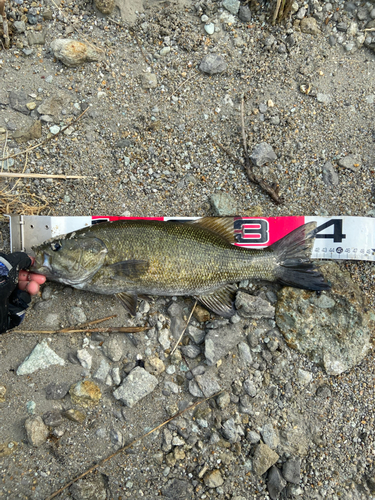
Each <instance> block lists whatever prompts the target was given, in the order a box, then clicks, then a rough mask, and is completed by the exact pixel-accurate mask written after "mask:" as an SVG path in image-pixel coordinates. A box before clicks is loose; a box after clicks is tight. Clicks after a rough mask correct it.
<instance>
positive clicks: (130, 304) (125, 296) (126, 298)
mask: <svg viewBox="0 0 375 500" xmlns="http://www.w3.org/2000/svg"><path fill="white" fill-rule="evenodd" d="M116 297H117V298H118V299H119V300H120V302H121V304H122V305H123V306H124V307H125V309H127V310H128V311H129V312H130V314H131V315H132V316H135V313H136V310H137V299H138V297H137V294H136V293H135V292H122V293H117V294H116Z"/></svg>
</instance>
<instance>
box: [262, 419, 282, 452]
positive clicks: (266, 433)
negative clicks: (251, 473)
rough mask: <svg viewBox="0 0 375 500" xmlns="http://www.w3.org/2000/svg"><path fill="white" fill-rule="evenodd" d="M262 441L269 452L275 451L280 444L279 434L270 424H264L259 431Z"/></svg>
mask: <svg viewBox="0 0 375 500" xmlns="http://www.w3.org/2000/svg"><path fill="white" fill-rule="evenodd" d="M261 434H262V438H263V441H264V442H265V444H266V445H267V446H269V447H270V448H271V450H275V449H276V448H277V446H278V444H279V443H280V438H279V432H278V430H277V429H274V427H273V425H272V424H266V425H264V426H263V429H262V430H261Z"/></svg>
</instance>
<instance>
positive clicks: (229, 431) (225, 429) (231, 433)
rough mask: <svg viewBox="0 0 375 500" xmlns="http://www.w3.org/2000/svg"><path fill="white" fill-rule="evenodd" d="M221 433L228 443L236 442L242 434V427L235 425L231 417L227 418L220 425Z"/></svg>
mask: <svg viewBox="0 0 375 500" xmlns="http://www.w3.org/2000/svg"><path fill="white" fill-rule="evenodd" d="M221 433H222V435H223V437H224V439H226V440H227V441H229V442H230V443H236V442H237V441H239V440H240V439H241V436H243V430H242V428H241V427H240V426H239V425H237V424H236V423H235V421H234V419H233V418H229V419H228V420H226V421H225V422H224V424H223V425H222V427H221Z"/></svg>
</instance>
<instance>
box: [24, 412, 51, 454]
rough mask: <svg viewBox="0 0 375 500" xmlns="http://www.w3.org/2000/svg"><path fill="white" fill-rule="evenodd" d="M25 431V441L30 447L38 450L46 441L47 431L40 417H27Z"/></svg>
mask: <svg viewBox="0 0 375 500" xmlns="http://www.w3.org/2000/svg"><path fill="white" fill-rule="evenodd" d="M25 429H26V435H27V440H28V441H29V443H30V444H31V445H32V446H35V447H36V448H38V447H39V446H41V445H42V444H44V443H45V442H46V441H47V437H48V435H49V430H48V427H47V426H46V425H45V424H44V422H43V420H42V417H29V418H28V419H26V422H25Z"/></svg>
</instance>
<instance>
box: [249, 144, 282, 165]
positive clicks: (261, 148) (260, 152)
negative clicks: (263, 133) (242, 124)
mask: <svg viewBox="0 0 375 500" xmlns="http://www.w3.org/2000/svg"><path fill="white" fill-rule="evenodd" d="M250 160H251V161H252V162H253V164H254V165H256V166H257V167H261V166H262V165H264V164H265V163H268V162H270V161H275V160H277V156H276V154H275V152H274V150H273V147H272V146H270V145H269V144H267V142H261V143H260V144H257V145H256V146H255V148H254V149H253V152H252V153H251V156H250Z"/></svg>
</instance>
